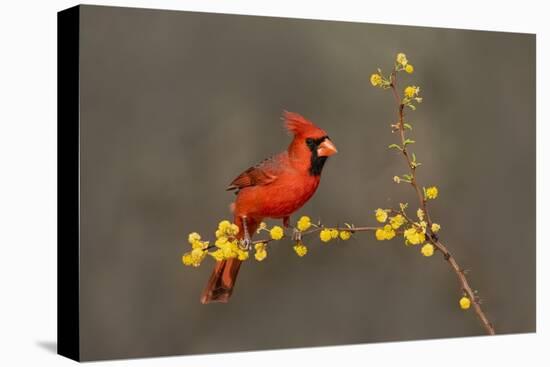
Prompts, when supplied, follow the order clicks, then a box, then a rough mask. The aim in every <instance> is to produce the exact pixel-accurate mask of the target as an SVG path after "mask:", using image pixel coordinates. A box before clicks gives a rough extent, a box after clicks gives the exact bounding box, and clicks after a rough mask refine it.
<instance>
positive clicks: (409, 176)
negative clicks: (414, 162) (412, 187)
mask: <svg viewBox="0 0 550 367" xmlns="http://www.w3.org/2000/svg"><path fill="white" fill-rule="evenodd" d="M403 177H404V178H405V179H406V180H409V181H410V180H412V176H411V175H403Z"/></svg>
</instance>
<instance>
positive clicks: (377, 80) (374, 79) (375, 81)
mask: <svg viewBox="0 0 550 367" xmlns="http://www.w3.org/2000/svg"><path fill="white" fill-rule="evenodd" d="M370 83H371V84H372V86H373V87H377V86H379V85H380V84H382V77H381V76H380V74H372V75H371V76H370Z"/></svg>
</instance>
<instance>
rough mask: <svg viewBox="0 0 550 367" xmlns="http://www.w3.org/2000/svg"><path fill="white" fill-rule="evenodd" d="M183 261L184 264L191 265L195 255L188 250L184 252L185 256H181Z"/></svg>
mask: <svg viewBox="0 0 550 367" xmlns="http://www.w3.org/2000/svg"><path fill="white" fill-rule="evenodd" d="M181 261H182V262H183V265H185V266H190V265H191V264H193V257H192V256H191V254H190V253H189V252H187V253H185V254H183V256H182V257H181Z"/></svg>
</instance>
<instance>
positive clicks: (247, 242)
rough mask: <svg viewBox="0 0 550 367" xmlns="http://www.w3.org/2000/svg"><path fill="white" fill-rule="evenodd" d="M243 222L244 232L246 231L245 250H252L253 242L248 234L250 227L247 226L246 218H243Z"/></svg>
mask: <svg viewBox="0 0 550 367" xmlns="http://www.w3.org/2000/svg"><path fill="white" fill-rule="evenodd" d="M241 220H242V221H243V230H244V239H243V244H244V249H245V250H250V248H251V243H252V242H251V241H250V234H249V233H248V225H247V224H246V217H241Z"/></svg>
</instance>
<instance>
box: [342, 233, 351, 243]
mask: <svg viewBox="0 0 550 367" xmlns="http://www.w3.org/2000/svg"><path fill="white" fill-rule="evenodd" d="M340 238H341V239H342V240H344V241H347V240H349V239H350V238H351V232H350V231H342V232H340Z"/></svg>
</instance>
